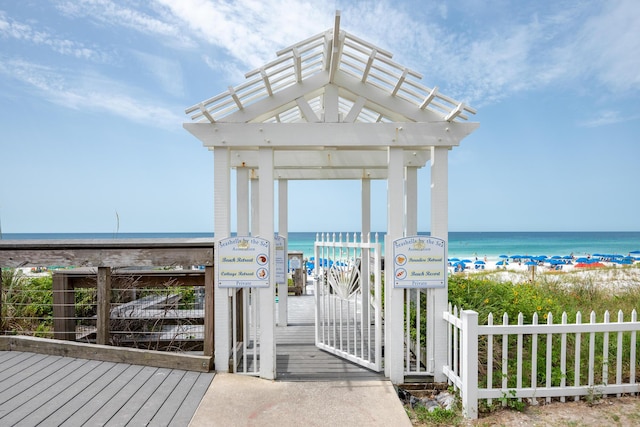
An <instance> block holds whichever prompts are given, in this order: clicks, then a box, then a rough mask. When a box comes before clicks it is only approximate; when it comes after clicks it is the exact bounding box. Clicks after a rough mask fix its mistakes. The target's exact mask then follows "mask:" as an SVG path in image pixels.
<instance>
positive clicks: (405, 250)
mask: <svg viewBox="0 0 640 427" xmlns="http://www.w3.org/2000/svg"><path fill="white" fill-rule="evenodd" d="M393 273H394V282H393V286H394V287H395V288H444V287H445V281H446V278H447V276H446V274H447V263H446V259H445V241H444V240H442V239H438V238H436V237H428V236H413V237H403V238H401V239H397V240H394V241H393Z"/></svg>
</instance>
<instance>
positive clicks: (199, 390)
mask: <svg viewBox="0 0 640 427" xmlns="http://www.w3.org/2000/svg"><path fill="white" fill-rule="evenodd" d="M213 376H214V374H213V373H200V372H192V371H183V370H177V369H166V368H154V367H148V366H140V365H130V364H126V363H113V362H100V361H95V360H86V359H76V358H71V357H61V356H50V355H44V354H36V353H26V352H16V351H2V352H0V425H2V426H13V425H24V426H35V425H40V424H42V425H47V426H58V425H67V426H80V425H107V426H124V425H132V426H135V425H154V426H156V425H157V426H186V425H188V424H189V421H190V420H191V418H192V416H193V414H194V413H195V411H196V409H197V407H198V405H199V404H200V401H201V399H202V397H203V396H204V393H205V392H206V391H207V389H208V387H209V384H210V383H211V380H212V379H213Z"/></svg>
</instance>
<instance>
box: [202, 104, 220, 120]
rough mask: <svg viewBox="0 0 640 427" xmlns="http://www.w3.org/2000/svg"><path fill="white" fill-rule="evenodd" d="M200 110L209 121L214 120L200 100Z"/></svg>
mask: <svg viewBox="0 0 640 427" xmlns="http://www.w3.org/2000/svg"><path fill="white" fill-rule="evenodd" d="M200 111H201V112H202V115H203V116H205V117H206V118H207V120H209V122H210V123H215V122H216V121H215V120H214V119H213V117H212V116H211V114H209V110H207V108H206V107H205V106H204V104H203V103H202V102H201V103H200Z"/></svg>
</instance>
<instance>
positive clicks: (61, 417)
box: [47, 362, 129, 425]
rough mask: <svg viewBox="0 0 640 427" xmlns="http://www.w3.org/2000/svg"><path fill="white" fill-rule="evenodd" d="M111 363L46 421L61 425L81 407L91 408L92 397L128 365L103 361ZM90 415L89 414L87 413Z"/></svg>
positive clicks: (94, 397)
mask: <svg viewBox="0 0 640 427" xmlns="http://www.w3.org/2000/svg"><path fill="white" fill-rule="evenodd" d="M104 363H105V364H108V365H109V364H110V365H112V366H111V367H109V368H108V369H107V370H106V371H105V372H104V373H103V374H102V375H100V376H99V377H98V378H96V380H95V381H93V382H92V383H91V384H89V385H88V386H87V387H86V388H84V389H83V390H82V391H81V392H80V393H78V394H77V395H76V396H74V398H73V399H72V400H70V401H69V402H67V403H65V404H64V405H62V406H61V407H60V408H58V410H57V411H55V412H54V413H52V414H51V416H50V417H49V418H48V419H47V421H51V425H62V424H63V423H64V422H65V421H67V420H68V419H69V418H71V417H73V416H74V414H76V413H77V412H78V411H80V409H81V408H85V407H86V408H91V407H95V405H92V404H91V401H92V400H93V399H96V396H97V395H98V394H99V393H100V392H102V390H103V389H104V388H106V387H107V386H108V385H109V383H111V382H112V381H113V380H114V379H115V378H117V377H118V376H119V375H120V374H121V373H122V372H124V371H125V370H126V369H127V368H128V367H129V365H127V364H125V363H113V362H104ZM88 416H90V415H88Z"/></svg>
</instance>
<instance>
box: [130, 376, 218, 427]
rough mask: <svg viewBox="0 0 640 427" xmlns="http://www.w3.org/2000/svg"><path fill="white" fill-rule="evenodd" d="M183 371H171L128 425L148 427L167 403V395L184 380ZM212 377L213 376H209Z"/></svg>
mask: <svg viewBox="0 0 640 427" xmlns="http://www.w3.org/2000/svg"><path fill="white" fill-rule="evenodd" d="M185 373H186V372H185V371H176V370H173V371H171V373H170V374H169V375H167V378H166V379H165V380H164V382H163V383H162V385H161V386H160V387H158V389H157V390H156V392H155V393H153V395H152V396H151V397H150V398H149V399H147V401H146V402H145V403H144V405H142V407H141V408H140V410H139V411H138V412H137V413H136V414H135V415H134V416H133V417H132V418H131V421H130V422H129V425H131V426H146V425H149V424H150V422H151V419H152V418H153V417H154V416H155V415H156V413H157V412H158V411H159V410H160V408H161V407H162V405H164V404H165V403H166V402H167V399H168V398H169V395H170V394H171V393H172V392H173V389H175V388H176V387H177V385H178V383H179V382H180V381H181V380H182V378H184V375H185ZM211 375H212V377H213V374H211Z"/></svg>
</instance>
